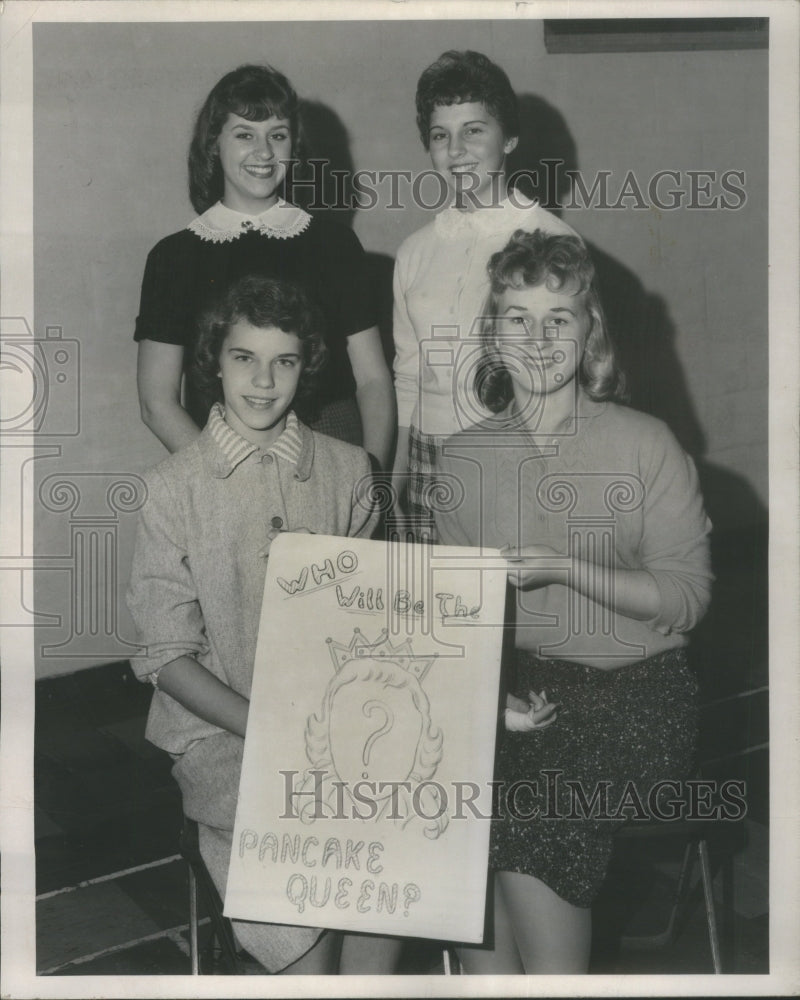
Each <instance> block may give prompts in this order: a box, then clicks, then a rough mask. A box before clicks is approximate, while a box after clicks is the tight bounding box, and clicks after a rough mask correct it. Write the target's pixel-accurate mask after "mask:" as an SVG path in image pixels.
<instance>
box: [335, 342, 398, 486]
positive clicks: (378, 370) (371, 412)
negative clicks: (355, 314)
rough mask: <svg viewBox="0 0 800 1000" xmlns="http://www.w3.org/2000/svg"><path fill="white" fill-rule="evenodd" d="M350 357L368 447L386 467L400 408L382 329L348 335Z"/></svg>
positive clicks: (348, 353) (383, 466) (365, 443)
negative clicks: (398, 408) (390, 372)
mask: <svg viewBox="0 0 800 1000" xmlns="http://www.w3.org/2000/svg"><path fill="white" fill-rule="evenodd" d="M347 356H348V358H349V359H350V365H351V367H352V369H353V376H354V378H355V380H356V401H357V403H358V409H359V413H360V414H361V425H362V427H363V430H364V448H365V450H366V451H368V452H369V453H370V455H372V456H373V458H375V459H377V461H378V464H379V465H380V467H381V468H382V469H385V468H387V466H388V464H389V459H390V458H391V454H392V442H393V440H394V432H395V424H396V422H397V410H396V407H395V400H394V390H393V388H392V377H391V375H390V374H389V368H388V366H387V364H386V358H385V357H384V354H383V345H382V343H381V335H380V333H379V332H378V328H377V327H376V326H372V327H370V328H369V329H368V330H361V331H360V333H354V334H353V335H352V336H350V337H348V338H347Z"/></svg>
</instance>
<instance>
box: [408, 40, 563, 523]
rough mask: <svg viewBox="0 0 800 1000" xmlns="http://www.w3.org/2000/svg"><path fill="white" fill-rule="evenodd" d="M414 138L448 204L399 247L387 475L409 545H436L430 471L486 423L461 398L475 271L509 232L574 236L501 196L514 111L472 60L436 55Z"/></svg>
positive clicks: (525, 202)
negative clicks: (393, 417) (393, 422)
mask: <svg viewBox="0 0 800 1000" xmlns="http://www.w3.org/2000/svg"><path fill="white" fill-rule="evenodd" d="M416 105H417V126H418V128H419V134H420V138H421V139H422V144H423V145H424V147H425V148H426V149H427V150H428V152H429V153H430V156H431V161H432V163H433V167H434V169H435V170H436V172H437V173H438V174H439V175H440V177H441V178H442V179H443V184H444V185H446V187H447V190H448V192H449V197H450V204H449V206H448V207H447V208H445V209H444V210H443V211H442V212H440V213H439V214H438V215H437V216H436V217H435V218H434V220H433V221H432V222H430V223H428V225H426V226H425V227H423V228H422V229H420V230H418V231H417V232H416V233H413V234H412V235H411V236H409V237H408V239H407V240H405V242H404V243H403V244H402V245H401V247H400V249H399V250H398V253H397V262H396V265H395V273H394V342H395V351H396V353H395V362H394V373H395V390H396V393H397V407H398V423H399V430H398V441H397V450H396V452H395V464H394V470H395V473H396V474H397V478H398V481H399V482H400V483H401V490H400V504H401V508H402V509H403V511H404V513H405V514H407V515H408V517H409V527H410V528H412V529H413V531H414V534H415V535H416V536H417V537H427V538H429V539H432V540H435V538H436V532H435V525H434V521H433V516H432V506H433V505H434V503H433V502H434V498H435V496H436V492H437V491H436V486H435V482H436V481H435V477H434V476H433V467H434V465H435V462H436V456H437V455H438V454H439V453H440V450H441V445H442V443H443V442H444V441H445V439H446V438H447V437H449V436H450V435H451V434H454V433H455V432H456V431H458V430H460V429H461V428H463V427H466V426H469V425H471V424H473V423H475V422H476V421H477V420H479V419H480V418H481V417H482V416H485V415H486V410H485V408H484V407H483V406H482V404H481V403H480V401H479V400H478V399H477V398H476V396H475V394H474V392H473V390H472V381H473V375H474V365H475V363H476V359H477V356H478V355H477V351H476V343H477V336H478V329H479V324H480V317H481V310H482V306H483V303H484V300H485V298H486V292H487V290H488V282H487V277H486V264H487V262H488V260H489V257H490V256H491V254H492V253H494V252H495V251H496V250H499V249H500V248H501V247H502V246H503V245H504V244H505V242H506V241H507V240H508V238H509V236H510V235H511V234H512V233H513V232H514V230H515V229H527V230H533V229H537V228H539V229H544V230H547V231H548V232H554V233H568V234H573V235H574V233H573V230H572V229H571V228H570V227H569V226H568V225H567V224H566V223H564V222H561V220H560V219H558V218H557V217H556V216H554V215H551V214H550V213H549V212H547V211H545V210H544V209H543V208H541V207H540V205H539V204H538V202H535V201H531V200H530V199H528V198H525V197H524V196H523V195H521V194H519V193H518V192H516V191H514V190H507V184H506V177H505V159H506V156H507V155H508V154H509V153H510V152H511V151H512V150H513V149H514V148H515V147H516V145H517V141H518V136H519V115H518V111H517V99H516V95H515V94H514V91H513V89H512V87H511V83H510V82H509V79H508V77H507V76H506V74H505V73H504V72H503V70H502V69H501V68H500V67H499V66H497V65H496V64H495V63H493V62H492V61H491V60H490V59H489V58H488V57H487V56H485V55H483V54H482V53H480V52H470V51H467V52H455V51H451V52H445V53H443V54H442V55H441V56H440V57H439V58H438V59H437V60H436V62H434V63H433V64H432V65H430V66H429V67H428V68H427V69H426V70H425V71H424V72H423V74H422V76H421V77H420V78H419V83H418V84H417V95H416Z"/></svg>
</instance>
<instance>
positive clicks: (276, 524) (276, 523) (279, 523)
mask: <svg viewBox="0 0 800 1000" xmlns="http://www.w3.org/2000/svg"><path fill="white" fill-rule="evenodd" d="M269 523H270V524H271V525H272V527H273V528H274V529H275V530H276V531H280V529H281V528H282V527H283V518H282V517H278V515H277V514H276V515H275V517H273V518H272V520H271V521H270V522H269Z"/></svg>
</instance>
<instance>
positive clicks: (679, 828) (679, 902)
mask: <svg viewBox="0 0 800 1000" xmlns="http://www.w3.org/2000/svg"><path fill="white" fill-rule="evenodd" d="M711 825H712V824H711V823H709V822H698V821H683V820H677V821H674V822H669V823H665V822H657V821H650V822H645V823H635V822H631V823H629V824H627V825H626V826H623V827H621V829H620V830H619V831H618V832H617V834H616V838H617V840H618V841H622V842H624V841H637V840H639V841H641V840H654V839H671V840H674V839H678V838H680V839H684V838H685V839H686V847H685V849H684V852H683V861H682V864H681V869H680V874H679V875H678V882H677V885H676V888H675V893H674V896H673V901H672V909H671V910H670V915H669V919H668V921H667V924H666V927H664V929H663V930H661V931H659V932H658V933H656V934H641V935H639V934H635V935H623V936H622V942H621V943H622V944H623V946H625V947H628V948H642V949H644V948H659V947H665V946H667V945H670V944H672V942H673V941H674V940H675V934H676V930H677V927H678V918H679V915H680V912H681V910H682V908H683V907H684V906H685V904H686V902H687V901H688V898H689V890H690V887H691V875H692V872H693V870H694V863H695V861H699V864H700V878H701V882H702V886H703V897H704V904H705V915H706V926H707V929H708V942H709V948H710V951H711V961H712V964H713V967H714V973H715V974H716V975H720V974H721V973H722V954H721V949H720V939H719V931H718V922H717V913H716V906H715V903H714V887H713V879H712V874H711V865H710V863H709V856H708V838H709V835H710V833H711Z"/></svg>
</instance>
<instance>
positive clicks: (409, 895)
mask: <svg viewBox="0 0 800 1000" xmlns="http://www.w3.org/2000/svg"><path fill="white" fill-rule="evenodd" d="M403 896H404V897H405V900H404V903H403V906H404V907H405V910H404V911H403V916H404V917H407V916H408V908H409V906H411V904H412V903H418V902H419V901H420V898H421V897H422V891H421V890H420V887H419V886H418V885H417V884H416V883H415V882H406V884H405V885H404V886H403Z"/></svg>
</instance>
